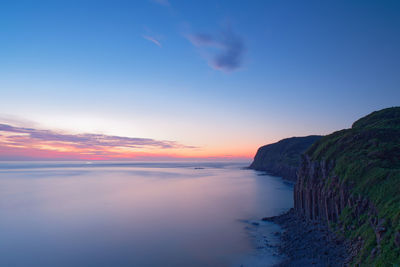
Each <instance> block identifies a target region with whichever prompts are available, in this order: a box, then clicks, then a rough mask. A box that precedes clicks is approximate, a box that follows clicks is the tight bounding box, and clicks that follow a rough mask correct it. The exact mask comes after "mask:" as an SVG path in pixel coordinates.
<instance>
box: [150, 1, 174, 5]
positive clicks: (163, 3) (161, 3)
mask: <svg viewBox="0 0 400 267" xmlns="http://www.w3.org/2000/svg"><path fill="white" fill-rule="evenodd" d="M151 2H154V3H157V4H159V5H162V6H171V3H170V2H169V1H168V0H151Z"/></svg>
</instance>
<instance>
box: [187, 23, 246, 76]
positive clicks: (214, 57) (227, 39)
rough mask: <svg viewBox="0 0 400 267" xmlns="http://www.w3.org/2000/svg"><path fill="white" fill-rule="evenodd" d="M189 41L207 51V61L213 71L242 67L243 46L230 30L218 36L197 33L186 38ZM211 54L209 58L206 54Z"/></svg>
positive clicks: (241, 41)
mask: <svg viewBox="0 0 400 267" xmlns="http://www.w3.org/2000/svg"><path fill="white" fill-rule="evenodd" d="M187 37H188V39H189V41H190V42H191V43H192V44H193V45H194V46H196V47H199V48H201V49H207V47H208V48H212V51H208V50H207V52H208V53H207V55H206V57H207V60H208V61H209V64H210V66H211V67H213V68H214V69H218V70H223V71H234V70H236V69H238V68H239V67H241V66H242V63H243V54H244V52H245V46H244V43H243V40H242V38H240V37H239V36H238V35H236V34H235V33H233V32H232V31H231V30H226V31H223V32H221V33H220V34H219V35H218V36H213V35H210V34H204V33H198V34H191V35H188V36H187ZM209 53H211V56H209V55H208V54H209Z"/></svg>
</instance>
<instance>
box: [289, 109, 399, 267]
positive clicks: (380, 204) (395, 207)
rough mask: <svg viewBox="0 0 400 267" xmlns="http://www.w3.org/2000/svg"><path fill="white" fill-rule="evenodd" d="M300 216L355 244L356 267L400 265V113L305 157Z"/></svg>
mask: <svg viewBox="0 0 400 267" xmlns="http://www.w3.org/2000/svg"><path fill="white" fill-rule="evenodd" d="M294 208H295V212H296V213H297V214H299V215H300V216H302V217H304V218H306V219H308V220H318V221H323V222H325V223H326V224H327V225H329V226H330V227H332V228H333V229H336V230H338V231H339V232H341V233H342V234H343V235H344V236H346V237H347V238H348V239H349V240H351V243H352V245H353V246H352V251H351V254H352V256H353V260H352V264H354V265H357V264H361V265H362V266H364V265H365V266H392V265H393V266H396V265H395V264H397V265H399V264H400V225H399V223H400V107H396V108H388V109H384V110H381V111H377V112H373V113H372V114H370V115H368V116H366V117H364V118H362V119H360V120H358V121H357V122H355V123H354V124H353V126H352V128H351V129H347V130H342V131H338V132H335V133H333V134H331V135H328V136H325V137H323V138H322V139H320V140H319V141H317V142H316V143H315V144H314V145H312V146H311V147H310V148H309V149H308V150H307V152H306V153H305V154H304V155H303V156H302V159H301V165H300V167H299V169H298V181H297V184H296V185H295V189H294Z"/></svg>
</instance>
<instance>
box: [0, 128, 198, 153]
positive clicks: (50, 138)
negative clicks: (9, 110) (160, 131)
mask: <svg viewBox="0 0 400 267" xmlns="http://www.w3.org/2000/svg"><path fill="white" fill-rule="evenodd" d="M5 148H8V149H10V148H18V149H26V151H32V149H33V150H35V149H36V150H40V151H42V152H43V151H57V152H65V153H77V154H79V155H91V156H96V157H99V156H101V157H105V158H107V157H111V158H115V157H119V158H126V157H129V155H134V153H135V152H139V153H143V152H146V153H148V152H151V151H158V152H159V151H163V150H174V149H178V150H182V149H193V148H195V147H193V146H186V145H183V144H180V143H178V142H176V141H166V140H155V139H151V138H136V137H124V136H114V135H104V134H92V133H84V134H67V133H60V132H57V131H52V130H41V129H34V128H26V127H16V126H13V125H10V124H0V156H4V155H2V151H5Z"/></svg>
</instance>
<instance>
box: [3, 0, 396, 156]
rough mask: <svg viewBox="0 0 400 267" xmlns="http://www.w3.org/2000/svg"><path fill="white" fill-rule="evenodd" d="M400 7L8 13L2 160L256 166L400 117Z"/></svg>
mask: <svg viewBox="0 0 400 267" xmlns="http://www.w3.org/2000/svg"><path fill="white" fill-rule="evenodd" d="M399 14H400V1H395V0H393V1H391V0H388V1H295V0H293V1H281V0H276V1H274V0H271V1H235V0H227V1H186V0H185V1H184V0H182V1H174V0H153V1H151V0H142V1H118V0H117V1H111V0H110V1H98V0H96V1H95V0H92V1H85V0H83V1H77V0H71V1H50V0H49V1H39V0H37V1H31V0H29V1H19V0H13V1H11V0H10V1H2V2H1V5H0V93H1V94H0V96H1V98H0V99H1V100H0V101H1V102H0V103H1V104H0V160H32V159H57V160H62V159H65V160H78V159H79V160H96V159H99V160H150V159H154V160H161V159H163V160H164V159H176V158H204V159H215V158H217V159H224V158H228V159H244V158H245V159H249V158H251V157H253V156H254V154H255V152H256V150H257V148H258V147H259V146H261V145H264V144H268V143H271V142H275V141H278V140H280V139H282V138H286V137H292V136H304V135H310V134H328V133H331V132H332V131H336V130H339V129H343V128H348V127H350V126H351V124H352V122H354V121H355V120H356V119H358V118H360V117H361V116H364V115H366V114H368V113H370V112H372V111H374V110H378V109H381V108H385V107H390V106H398V105H399V104H400V87H399V84H400V16H399Z"/></svg>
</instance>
